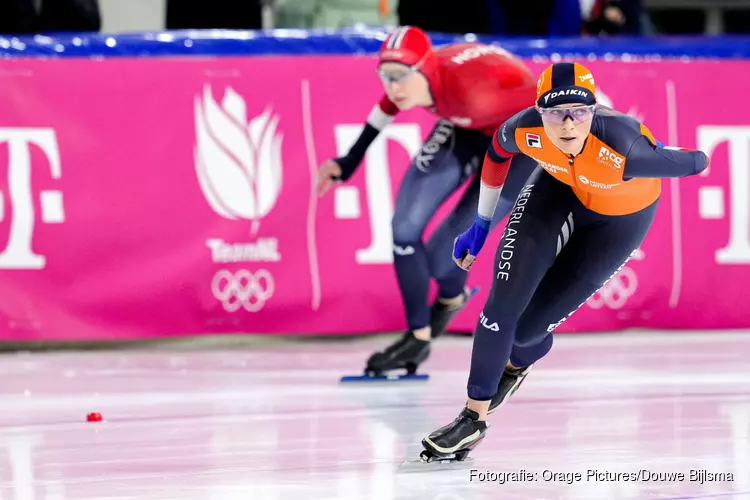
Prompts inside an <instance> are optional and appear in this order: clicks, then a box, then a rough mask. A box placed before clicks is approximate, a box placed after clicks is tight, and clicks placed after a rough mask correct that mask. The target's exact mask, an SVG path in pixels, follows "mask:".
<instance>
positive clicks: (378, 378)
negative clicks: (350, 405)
mask: <svg viewBox="0 0 750 500" xmlns="http://www.w3.org/2000/svg"><path fill="white" fill-rule="evenodd" d="M429 379H430V376H429V375H427V374H426V373H415V374H414V375H406V374H397V373H393V374H383V375H367V374H362V375H344V376H343V377H341V383H348V382H420V381H425V380H429Z"/></svg>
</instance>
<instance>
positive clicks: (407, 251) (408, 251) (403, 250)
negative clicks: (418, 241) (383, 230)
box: [393, 245, 414, 257]
mask: <svg viewBox="0 0 750 500" xmlns="http://www.w3.org/2000/svg"><path fill="white" fill-rule="evenodd" d="M393 253H395V254H396V255H400V256H402V257H405V256H407V255H412V254H414V247H413V246H411V245H407V246H405V247H402V246H400V245H393Z"/></svg>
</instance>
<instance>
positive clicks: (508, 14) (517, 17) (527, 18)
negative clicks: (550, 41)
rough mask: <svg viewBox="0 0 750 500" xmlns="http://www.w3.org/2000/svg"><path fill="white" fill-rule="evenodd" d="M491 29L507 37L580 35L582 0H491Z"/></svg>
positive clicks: (488, 2)
mask: <svg viewBox="0 0 750 500" xmlns="http://www.w3.org/2000/svg"><path fill="white" fill-rule="evenodd" d="M487 8H488V14H489V17H490V22H491V25H490V26H491V27H490V29H491V32H492V33H494V34H497V35H503V36H536V37H546V36H578V35H580V34H581V27H582V23H583V19H582V16H581V5H580V0H487Z"/></svg>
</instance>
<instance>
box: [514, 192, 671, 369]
mask: <svg viewBox="0 0 750 500" xmlns="http://www.w3.org/2000/svg"><path fill="white" fill-rule="evenodd" d="M658 203H659V202H658V201H656V202H655V203H653V204H652V205H651V206H649V207H647V208H645V209H643V210H642V211H640V212H637V213H634V214H631V215H622V216H617V217H607V216H598V215H592V214H591V212H588V211H587V212H588V214H586V216H588V217H589V218H591V219H592V220H591V222H590V223H588V224H586V223H584V224H579V222H578V220H579V218H576V224H575V229H574V231H575V232H574V233H573V235H572V237H571V238H570V241H569V242H568V244H567V245H566V246H565V247H564V248H563V249H562V250H561V252H560V255H559V257H558V258H557V259H556V260H555V263H554V265H553V266H552V267H551V268H550V270H549V272H548V273H547V275H546V276H545V277H544V279H543V280H542V282H541V283H540V284H539V287H538V288H537V291H536V293H535V294H534V297H533V298H532V300H531V302H530V303H529V305H528V307H527V308H526V310H525V311H524V313H523V315H522V316H521V319H520V321H519V324H518V330H517V332H516V337H515V340H514V348H517V349H520V350H522V351H525V352H526V353H527V354H526V356H525V359H523V363H524V364H533V363H534V362H536V361H537V360H538V359H541V357H543V356H544V355H546V352H544V349H541V350H539V349H538V348H537V346H540V345H543V344H544V343H545V342H547V340H546V339H547V338H548V337H550V336H551V332H552V331H554V329H555V328H557V327H558V326H559V325H560V324H562V323H563V322H564V321H565V320H566V319H568V318H569V317H570V316H572V315H573V313H574V312H575V311H577V310H578V308H580V307H581V306H582V305H583V304H585V303H586V301H587V300H588V299H589V298H590V297H591V296H592V295H593V294H594V293H596V291H597V290H599V289H600V288H601V287H602V286H604V284H605V283H606V282H607V281H609V280H610V279H612V278H614V277H615V276H616V274H617V272H618V271H619V270H620V269H621V268H622V267H623V266H624V265H625V264H626V263H627V261H628V260H629V259H630V256H631V255H632V254H633V252H634V251H635V250H636V249H637V248H638V247H639V246H640V245H641V243H643V240H644V238H645V237H646V234H647V233H648V230H649V229H650V228H651V224H652V222H653V220H654V217H655V215H656V209H657V206H658ZM580 211H581V212H583V209H582V210H580ZM584 217H585V216H584ZM584 217H581V218H580V219H582V218H584ZM615 279H616V278H615ZM535 349H536V350H537V352H536V353H535V354H536V355H538V356H539V357H538V358H537V359H533V356H532V355H531V354H532V353H534V350H535ZM517 361H518V362H521V360H517ZM514 365H515V363H514Z"/></svg>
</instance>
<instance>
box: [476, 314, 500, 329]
mask: <svg viewBox="0 0 750 500" xmlns="http://www.w3.org/2000/svg"><path fill="white" fill-rule="evenodd" d="M479 322H480V323H481V324H482V326H483V327H485V328H486V329H488V330H489V331H491V332H499V331H500V327H499V326H498V325H497V323H492V324H491V325H490V324H488V323H489V321H488V320H487V316H485V315H484V311H482V312H480V313H479Z"/></svg>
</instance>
